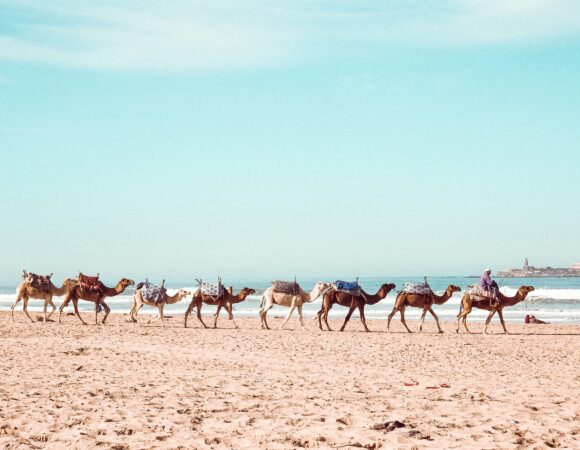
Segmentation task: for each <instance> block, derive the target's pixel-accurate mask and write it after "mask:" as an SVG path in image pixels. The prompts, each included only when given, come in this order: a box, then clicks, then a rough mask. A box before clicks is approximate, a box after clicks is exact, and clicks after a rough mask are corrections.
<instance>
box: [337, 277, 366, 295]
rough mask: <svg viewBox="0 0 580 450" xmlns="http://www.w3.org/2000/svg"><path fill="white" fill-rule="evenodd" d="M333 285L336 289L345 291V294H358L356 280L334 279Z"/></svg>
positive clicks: (358, 289) (358, 287) (358, 288)
mask: <svg viewBox="0 0 580 450" xmlns="http://www.w3.org/2000/svg"><path fill="white" fill-rule="evenodd" d="M334 286H335V288H336V290H337V291H340V292H346V293H347V294H353V295H359V294H360V286H359V284H358V282H356V281H341V280H336V282H335V283H334Z"/></svg>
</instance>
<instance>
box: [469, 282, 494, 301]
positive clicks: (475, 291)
mask: <svg viewBox="0 0 580 450" xmlns="http://www.w3.org/2000/svg"><path fill="white" fill-rule="evenodd" d="M467 293H468V294H469V295H474V296H477V297H485V298H490V297H491V298H493V294H492V293H491V292H488V291H486V290H484V289H483V288H482V287H481V286H480V285H479V284H472V285H471V286H469V287H468V288H467Z"/></svg>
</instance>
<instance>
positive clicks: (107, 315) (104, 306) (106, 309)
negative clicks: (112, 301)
mask: <svg viewBox="0 0 580 450" xmlns="http://www.w3.org/2000/svg"><path fill="white" fill-rule="evenodd" d="M102 305H103V308H105V317H103V321H102V322H101V323H102V324H103V325H105V322H106V321H107V317H109V313H110V312H111V308H110V307H109V305H107V304H106V303H105V302H103V303H102Z"/></svg>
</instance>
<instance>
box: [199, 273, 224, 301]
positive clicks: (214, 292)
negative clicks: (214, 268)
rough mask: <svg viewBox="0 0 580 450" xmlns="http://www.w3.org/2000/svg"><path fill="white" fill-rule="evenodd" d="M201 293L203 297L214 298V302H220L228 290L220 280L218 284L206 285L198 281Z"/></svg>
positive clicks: (219, 279)
mask: <svg viewBox="0 0 580 450" xmlns="http://www.w3.org/2000/svg"><path fill="white" fill-rule="evenodd" d="M197 284H198V285H199V289H200V292H201V293H202V294H203V295H207V296H209V297H212V298H213V299H214V300H218V299H220V298H222V297H223V296H224V293H225V290H226V288H225V287H224V285H223V284H222V279H221V278H218V281H217V283H204V282H202V281H201V280H197Z"/></svg>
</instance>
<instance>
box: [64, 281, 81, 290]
mask: <svg viewBox="0 0 580 450" xmlns="http://www.w3.org/2000/svg"><path fill="white" fill-rule="evenodd" d="M62 284H63V285H65V286H66V287H67V288H68V289H72V288H73V287H75V286H76V285H77V284H78V280H77V279H76V278H65V279H64V281H63V282H62Z"/></svg>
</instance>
